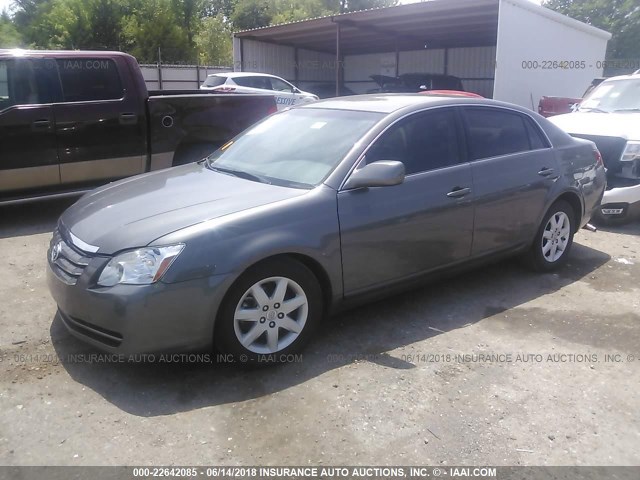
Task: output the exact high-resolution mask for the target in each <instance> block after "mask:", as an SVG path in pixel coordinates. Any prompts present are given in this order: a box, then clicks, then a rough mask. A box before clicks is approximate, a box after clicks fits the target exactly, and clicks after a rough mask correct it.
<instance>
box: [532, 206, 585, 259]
mask: <svg viewBox="0 0 640 480" xmlns="http://www.w3.org/2000/svg"><path fill="white" fill-rule="evenodd" d="M574 216H575V214H574V212H573V209H572V208H571V205H569V204H568V203H567V202H565V201H563V200H558V201H557V202H556V203H554V204H553V205H551V208H550V209H549V211H548V212H547V214H546V215H545V216H544V219H543V220H542V223H541V225H540V228H539V229H538V232H537V233H536V237H535V239H534V241H533V245H532V246H531V250H530V251H529V253H528V255H527V260H528V263H529V264H530V266H531V267H533V269H535V270H537V271H541V272H549V271H552V270H555V269H556V268H558V267H560V266H561V265H563V264H564V263H565V262H566V261H567V258H568V256H569V252H570V250H571V246H572V245H573V235H574V233H575V230H576V225H575V220H574Z"/></svg>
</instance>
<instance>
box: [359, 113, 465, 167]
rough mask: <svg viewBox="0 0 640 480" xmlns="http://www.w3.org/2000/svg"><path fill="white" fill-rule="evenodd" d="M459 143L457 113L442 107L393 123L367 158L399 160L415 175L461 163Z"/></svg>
mask: <svg viewBox="0 0 640 480" xmlns="http://www.w3.org/2000/svg"><path fill="white" fill-rule="evenodd" d="M459 146H460V144H459V141H458V129H457V126H456V116H455V112H454V111H453V109H450V108H439V109H436V110H433V111H431V112H425V113H418V114H415V115H412V116H411V117H409V118H406V119H404V120H401V121H399V122H398V123H396V124H395V125H393V126H392V127H391V128H389V130H387V131H386V132H385V133H384V134H383V135H382V137H380V139H379V140H378V141H377V142H376V143H375V144H374V145H373V146H372V147H371V149H370V150H369V152H367V155H366V160H367V163H372V162H375V161H378V160H397V161H400V162H402V163H404V168H405V172H406V174H407V175H411V174H413V173H420V172H426V171H429V170H435V169H438V168H444V167H448V166H451V165H455V164H456V163H459V162H460V148H459Z"/></svg>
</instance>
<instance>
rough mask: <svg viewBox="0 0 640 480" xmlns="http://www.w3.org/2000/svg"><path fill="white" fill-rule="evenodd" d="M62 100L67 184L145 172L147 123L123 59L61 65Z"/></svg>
mask: <svg viewBox="0 0 640 480" xmlns="http://www.w3.org/2000/svg"><path fill="white" fill-rule="evenodd" d="M57 64H58V70H59V72H60V80H61V83H62V94H63V98H62V101H61V102H60V103H57V104H55V105H54V113H55V117H56V134H57V141H58V156H59V158H60V177H61V181H62V183H63V184H73V183H83V182H93V181H96V180H109V179H114V178H121V177H126V176H129V175H135V174H137V173H142V172H144V171H145V168H146V138H145V136H146V127H145V122H146V117H145V112H144V111H143V110H142V109H141V103H140V98H139V95H140V93H139V92H138V91H137V90H136V87H137V86H136V85H135V84H134V83H133V80H132V79H131V77H130V75H121V74H120V72H128V65H127V64H126V63H125V61H124V59H123V58H120V57H115V58H113V59H112V58H105V57H95V58H88V57H64V58H59V59H58V60H57Z"/></svg>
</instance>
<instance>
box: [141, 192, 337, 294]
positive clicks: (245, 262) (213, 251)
mask: <svg viewBox="0 0 640 480" xmlns="http://www.w3.org/2000/svg"><path fill="white" fill-rule="evenodd" d="M175 243H184V244H185V245H186V247H185V249H184V251H183V252H182V253H181V254H180V256H179V257H178V258H177V259H176V261H175V262H174V264H173V265H171V267H170V268H169V270H168V271H167V273H166V275H165V277H164V278H163V281H164V282H168V283H173V282H181V281H186V280H192V279H194V278H202V277H207V276H211V275H230V276H231V277H234V278H237V277H238V276H240V275H241V274H242V272H244V271H245V270H246V269H247V268H249V267H250V266H252V265H254V264H256V263H258V262H259V261H261V260H264V259H266V258H269V257H273V256H275V255H281V254H297V255H303V256H305V257H308V258H310V259H312V260H313V261H315V262H316V263H317V264H318V265H320V267H321V268H322V269H323V270H324V271H325V273H326V275H327V278H328V279H329V281H330V283H331V289H332V292H333V293H334V294H339V295H341V294H342V259H341V252H340V233H339V224H338V216H337V199H336V192H335V190H333V189H331V188H329V187H327V186H324V185H323V186H320V187H317V188H316V189H314V190H312V191H311V192H309V193H308V194H305V195H301V196H299V197H295V198H291V199H287V200H284V201H281V202H276V203H273V204H268V205H264V206H261V207H257V208H253V209H250V210H247V211H242V212H237V213H234V214H231V215H227V216H224V217H221V218H217V219H214V220H210V221H206V222H203V223H200V224H197V225H194V226H191V227H187V228H184V229H182V230H179V231H177V232H173V233H170V234H168V235H165V236H163V237H161V238H159V239H157V240H156V241H154V242H153V244H155V245H169V244H175Z"/></svg>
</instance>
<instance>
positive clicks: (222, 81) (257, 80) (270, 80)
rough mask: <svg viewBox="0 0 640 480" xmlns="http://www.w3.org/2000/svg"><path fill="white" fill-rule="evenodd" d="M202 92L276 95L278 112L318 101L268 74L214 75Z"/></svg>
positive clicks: (203, 86) (209, 77) (205, 83)
mask: <svg viewBox="0 0 640 480" xmlns="http://www.w3.org/2000/svg"><path fill="white" fill-rule="evenodd" d="M200 90H213V91H218V92H225V93H263V94H264V93H268V94H271V95H275V97H276V104H277V106H278V110H282V109H283V108H286V107H290V106H292V105H299V104H301V103H309V102H315V101H316V100H318V96H317V95H314V94H313V93H308V92H303V91H302V90H300V89H299V88H298V87H296V86H294V85H291V84H290V83H289V82H287V81H286V80H284V79H282V78H280V77H276V76H275V75H269V74H266V73H250V72H229V73H214V74H211V75H208V76H207V79H206V80H205V81H204V83H203V84H202V85H201V86H200Z"/></svg>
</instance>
